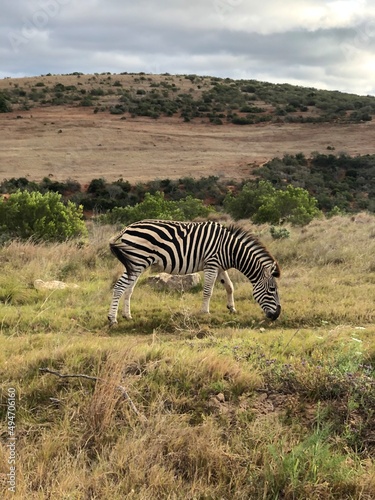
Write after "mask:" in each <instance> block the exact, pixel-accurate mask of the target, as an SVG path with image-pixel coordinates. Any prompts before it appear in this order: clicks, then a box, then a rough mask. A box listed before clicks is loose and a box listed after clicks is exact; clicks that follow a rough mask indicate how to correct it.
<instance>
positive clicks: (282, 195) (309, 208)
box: [224, 181, 320, 225]
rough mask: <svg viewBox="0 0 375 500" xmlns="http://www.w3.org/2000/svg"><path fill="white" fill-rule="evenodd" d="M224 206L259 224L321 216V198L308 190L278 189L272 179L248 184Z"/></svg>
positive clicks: (298, 221) (302, 222)
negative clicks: (318, 200) (318, 204)
mask: <svg viewBox="0 0 375 500" xmlns="http://www.w3.org/2000/svg"><path fill="white" fill-rule="evenodd" d="M224 207H225V209H226V211H227V212H228V213H229V214H230V215H231V216H232V217H233V218H234V219H236V220H238V219H245V218H250V219H252V221H253V222H255V223H256V224H262V223H270V224H281V223H283V222H290V223H291V224H294V225H305V224H308V223H309V222H310V221H311V220H312V219H313V218H314V217H317V216H319V215H320V210H319V209H318V208H317V200H316V199H315V198H314V197H313V196H310V195H309V193H308V191H306V190H305V189H302V188H299V187H293V186H291V185H289V186H288V187H287V188H286V189H284V190H282V189H275V188H274V187H273V186H272V184H271V183H270V182H268V181H260V182H259V184H256V183H247V184H245V186H244V187H243V188H242V191H241V192H240V193H239V194H238V195H237V196H233V195H228V196H227V197H226V198H225V200H224Z"/></svg>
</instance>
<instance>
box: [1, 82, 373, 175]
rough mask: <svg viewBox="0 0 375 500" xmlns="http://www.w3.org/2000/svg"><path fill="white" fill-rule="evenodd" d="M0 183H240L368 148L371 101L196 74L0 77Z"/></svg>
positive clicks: (360, 152)
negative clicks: (280, 159) (300, 157)
mask: <svg viewBox="0 0 375 500" xmlns="http://www.w3.org/2000/svg"><path fill="white" fill-rule="evenodd" d="M0 96H2V97H3V99H5V100H6V102H7V103H8V104H9V107H10V108H11V109H12V111H11V112H8V113H0V125H1V128H2V134H1V137H0V160H1V161H0V180H2V179H5V178H9V177H20V176H24V177H28V178H29V179H35V180H40V179H41V178H43V177H44V176H49V177H51V178H54V179H58V180H66V179H67V178H73V179H76V180H78V181H79V182H81V183H85V182H89V181H90V180H91V179H93V178H96V177H105V178H106V179H107V180H109V181H110V180H116V179H118V178H120V177H122V178H124V179H126V180H128V181H129V182H131V183H135V182H138V181H147V180H151V179H155V178H171V179H177V178H179V177H184V176H194V177H200V176H209V175H217V176H220V177H227V178H234V179H243V178H248V177H249V176H251V174H252V171H253V169H254V167H255V166H257V165H259V164H262V163H264V162H265V161H267V160H270V159H272V158H273V157H275V156H283V155H284V154H288V153H289V154H295V153H297V152H303V153H304V154H305V155H310V154H311V152H313V151H318V152H322V153H324V152H326V150H327V148H328V149H330V150H331V149H334V150H335V151H336V152H345V153H347V154H350V155H357V154H367V153H369V154H371V153H373V152H374V148H373V137H374V127H375V124H374V122H373V121H371V118H372V115H373V113H374V112H375V98H374V97H370V96H367V97H360V96H355V95H351V94H344V93H340V92H328V91H321V90H317V89H307V88H303V87H296V86H292V85H287V84H285V85H272V84H267V83H264V82H255V81H242V80H241V81H239V80H236V81H234V80H229V79H225V80H219V79H214V78H210V77H205V78H203V77H197V76H195V75H187V76H171V75H129V74H123V75H109V74H105V75H81V74H73V75H47V76H43V77H35V78H24V79H4V80H0Z"/></svg>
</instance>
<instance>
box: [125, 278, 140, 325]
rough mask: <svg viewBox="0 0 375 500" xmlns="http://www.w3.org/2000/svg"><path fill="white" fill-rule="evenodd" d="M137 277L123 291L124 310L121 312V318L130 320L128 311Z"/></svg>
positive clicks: (130, 316)
mask: <svg viewBox="0 0 375 500" xmlns="http://www.w3.org/2000/svg"><path fill="white" fill-rule="evenodd" d="M138 277H139V276H137V277H136V278H135V279H134V280H133V282H132V283H130V285H129V287H127V288H126V289H125V291H124V308H123V311H122V317H123V318H126V319H132V315H131V311H130V299H131V296H132V294H133V290H134V287H135V284H136V283H137V280H138Z"/></svg>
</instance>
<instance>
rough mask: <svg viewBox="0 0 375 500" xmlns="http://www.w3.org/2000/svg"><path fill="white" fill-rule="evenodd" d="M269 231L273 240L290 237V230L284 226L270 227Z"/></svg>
mask: <svg viewBox="0 0 375 500" xmlns="http://www.w3.org/2000/svg"><path fill="white" fill-rule="evenodd" d="M270 233H271V236H272V238H273V239H274V240H281V239H284V238H289V237H290V232H289V231H288V230H287V229H286V228H285V227H279V228H277V227H274V226H271V227H270Z"/></svg>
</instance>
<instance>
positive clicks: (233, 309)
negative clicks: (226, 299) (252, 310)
mask: <svg viewBox="0 0 375 500" xmlns="http://www.w3.org/2000/svg"><path fill="white" fill-rule="evenodd" d="M227 308H228V310H229V312H230V313H231V314H236V312H237V309H236V308H235V307H233V306H227Z"/></svg>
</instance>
